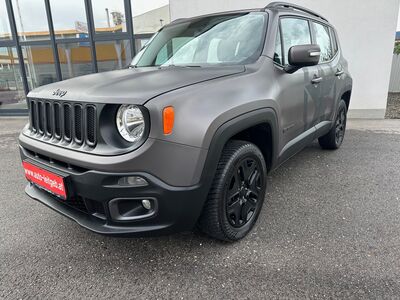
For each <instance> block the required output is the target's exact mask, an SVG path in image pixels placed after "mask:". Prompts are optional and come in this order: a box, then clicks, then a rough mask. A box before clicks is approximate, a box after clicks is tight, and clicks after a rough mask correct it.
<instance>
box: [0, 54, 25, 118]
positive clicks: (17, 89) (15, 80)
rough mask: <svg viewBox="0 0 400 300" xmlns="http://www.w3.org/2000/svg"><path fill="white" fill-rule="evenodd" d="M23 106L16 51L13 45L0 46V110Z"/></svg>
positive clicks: (23, 97)
mask: <svg viewBox="0 0 400 300" xmlns="http://www.w3.org/2000/svg"><path fill="white" fill-rule="evenodd" d="M25 108H26V101H25V93H24V89H23V86H22V78H21V74H20V68H19V63H18V56H17V51H16V49H15V48H13V47H0V110H1V109H25Z"/></svg>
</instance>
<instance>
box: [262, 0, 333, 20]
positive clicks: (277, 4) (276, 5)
mask: <svg viewBox="0 0 400 300" xmlns="http://www.w3.org/2000/svg"><path fill="white" fill-rule="evenodd" d="M280 7H283V8H292V9H295V10H299V11H303V12H306V13H308V14H310V15H313V16H315V17H318V18H321V19H322V20H324V21H326V22H328V20H327V19H326V18H324V17H323V16H321V15H320V14H319V13H316V12H315V11H312V10H311V9H308V8H305V7H302V6H300V5H296V4H292V3H287V2H272V3H270V4H268V5H267V6H266V7H264V9H268V8H280Z"/></svg>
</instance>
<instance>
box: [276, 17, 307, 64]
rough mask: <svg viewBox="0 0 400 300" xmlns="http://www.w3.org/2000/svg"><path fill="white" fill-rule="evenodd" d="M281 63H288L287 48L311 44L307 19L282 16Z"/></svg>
mask: <svg viewBox="0 0 400 300" xmlns="http://www.w3.org/2000/svg"><path fill="white" fill-rule="evenodd" d="M281 28H282V42H283V64H288V63H289V60H288V55H289V50H290V48H291V47H293V46H298V45H309V44H311V32H310V26H309V24H308V21H307V20H304V19H297V18H282V19H281Z"/></svg>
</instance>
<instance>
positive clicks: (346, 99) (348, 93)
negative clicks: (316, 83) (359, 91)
mask: <svg viewBox="0 0 400 300" xmlns="http://www.w3.org/2000/svg"><path fill="white" fill-rule="evenodd" d="M342 99H343V100H344V102H346V106H347V111H348V110H349V108H350V100H351V90H347V91H345V92H344V93H342V96H341V97H340V100H342Z"/></svg>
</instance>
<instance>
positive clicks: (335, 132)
mask: <svg viewBox="0 0 400 300" xmlns="http://www.w3.org/2000/svg"><path fill="white" fill-rule="evenodd" d="M346 124H347V105H346V102H344V100H341V101H340V103H339V107H338V111H337V114H336V119H335V124H334V126H333V127H332V129H331V130H330V131H329V132H328V133H327V134H326V135H324V136H323V137H320V138H319V139H318V141H319V145H320V146H321V148H322V149H328V150H336V149H339V148H340V146H341V145H342V143H343V140H344V136H345V133H346Z"/></svg>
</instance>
